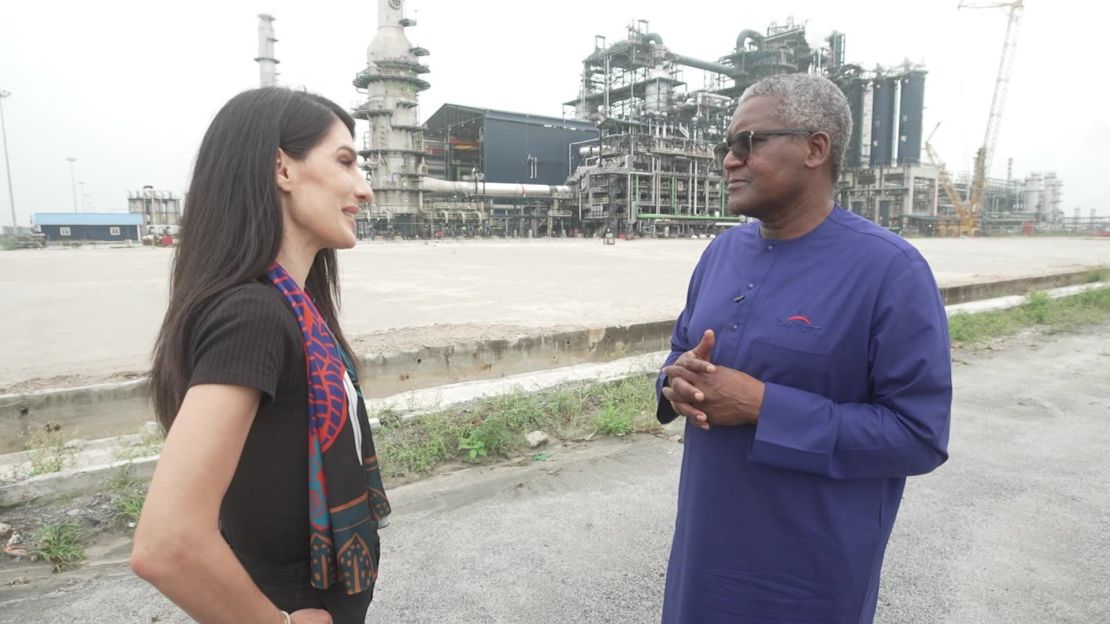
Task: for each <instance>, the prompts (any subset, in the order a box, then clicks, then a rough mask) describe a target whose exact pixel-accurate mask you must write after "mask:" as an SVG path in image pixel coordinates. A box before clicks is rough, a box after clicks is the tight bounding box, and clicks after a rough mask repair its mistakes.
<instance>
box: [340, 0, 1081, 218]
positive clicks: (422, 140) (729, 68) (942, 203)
mask: <svg viewBox="0 0 1110 624" xmlns="http://www.w3.org/2000/svg"><path fill="white" fill-rule="evenodd" d="M413 24H414V22H413V21H412V20H409V19H406V18H405V17H404V2H403V0H379V28H378V33H377V35H376V36H375V38H374V41H373V43H372V44H371V45H370V49H369V52H368V64H367V68H366V69H365V70H363V71H362V72H360V73H359V74H358V76H357V77H356V80H355V85H356V86H357V87H358V88H359V89H363V90H364V93H365V95H366V100H365V101H364V102H363V103H362V104H360V105H358V106H357V107H356V109H355V110H354V116H355V117H356V118H358V119H363V120H366V121H368V122H369V124H370V129H369V131H367V132H366V133H365V135H364V144H363V146H362V147H363V149H362V151H361V154H362V155H363V157H364V158H365V159H366V165H365V167H366V169H367V171H368V172H369V174H370V179H371V182H372V184H373V186H374V191H375V196H376V203H375V205H374V206H372V207H370V209H369V210H368V211H366V212H365V213H364V217H363V220H362V223H361V224H360V232H361V233H362V234H363V235H368V234H372V235H386V236H390V235H400V236H413V237H432V236H445V235H446V236H491V235H492V236H523V237H530V236H577V235H585V236H606V235H608V234H610V233H611V234H615V235H618V236H629V237H635V236H660V237H670V236H688V235H704V234H712V233H716V232H720V231H722V230H724V229H727V228H729V227H732V226H733V225H736V224H737V223H742V222H744V221H746V218H744V217H742V216H734V215H730V214H729V212H728V210H727V193H726V192H725V189H724V186H723V184H722V172H721V170H720V166H719V165H718V163H716V162H715V160H714V158H713V148H714V146H715V145H717V144H718V143H720V142H721V141H723V140H724V139H725V133H726V131H727V127H728V124H729V121H730V119H731V116H732V113H733V111H734V110H735V107H736V102H737V98H738V97H739V96H740V94H742V93H743V92H744V90H745V89H747V88H748V87H749V86H751V85H752V84H754V83H755V82H757V81H759V80H761V79H763V78H766V77H768V76H772V75H777V74H783V73H798V72H809V73H817V74H820V75H824V76H827V77H828V78H829V79H830V80H832V81H833V82H835V83H836V84H837V85H838V86H839V87H840V88H841V90H842V91H843V92H844V94H845V96H846V97H847V99H848V104H849V108H850V110H851V115H852V121H853V132H852V135H851V137H849V141H848V146H847V153H846V156H845V160H844V167H843V168H842V172H841V177H840V180H839V181H838V185H837V201H838V202H839V203H840V205H841V206H843V207H844V208H846V209H848V210H851V211H853V212H856V213H858V214H860V215H861V216H864V217H865V218H868V219H871V220H873V221H875V222H876V223H879V224H880V225H882V226H884V227H887V228H890V229H891V230H894V231H896V232H902V233H907V234H920V235H946V234H951V233H952V229H951V228H952V223H953V222H954V219H955V217H954V213H955V209H954V208H953V206H952V202H951V201H949V198H948V197H947V196H946V193H942V192H940V189H941V187H942V183H941V176H942V170H941V169H939V168H938V167H937V166H936V165H934V164H932V163H930V162H923V161H922V158H921V156H922V150H923V147H924V145H925V141H924V140H923V137H922V125H923V119H922V117H923V111H924V104H925V83H926V77H927V72H926V70H925V68H924V67H921V66H919V65H913V64H911V63H909V62H907V63H904V64H903V65H901V66H897V67H879V66H876V67H874V69H869V70H865V69H863V67H862V66H860V65H854V64H850V63H847V62H846V58H847V56H846V36H845V35H844V34H843V33H839V32H833V33H832V34H831V35H830V36H829V37H827V38H826V39H825V40H824V42H823V45H819V46H813V45H811V44H810V43H809V40H808V39H807V35H806V25H805V23H804V22H803V23H796V22H794V21H787V22H786V23H784V24H775V23H772V24H771V25H770V26H769V27H768V28H766V30H765V31H763V32H760V31H756V30H750V29H749V30H742V31H741V32H740V33H739V35H738V36H737V37H736V40H735V42H734V43H733V44H732V49H730V50H727V51H726V52H725V53H724V54H722V55H721V56H720V57H718V58H717V59H716V60H703V59H698V58H694V57H691V56H687V55H683V54H679V53H677V52H675V51H672V50H671V49H669V48H668V47H666V45H665V44H664V40H663V36H662V35H661V34H659V33H656V32H652V31H651V28H650V27H649V23H648V22H647V21H644V20H635V21H633V22H632V24H631V25H630V26H629V27H628V28H627V31H626V36H625V37H624V38H623V39H620V40H618V41H615V42H613V43H611V44H610V43H609V42H608V41H607V40H606V38H605V37H601V36H597V37H595V39H594V49H593V51H592V52H591V53H590V54H589V55H588V56H586V58H585V59H584V60H583V61H582V74H581V82H580V83H579V85H578V94H577V96H576V97H575V98H574V99H573V100H570V101H567V102H565V103H564V113H563V117H562V118H554V117H544V116H538V115H530V114H525V113H512V112H507V111H495V110H488V109H481V108H475V107H469V106H464V105H457V104H445V105H444V106H443V107H442V108H441V109H440V110H439V111H437V112H436V113H435V114H433V115H432V116H431V117H430V118H429V119H428V120H427V121H426V122H425V123H424V124H423V125H421V124H420V123H419V122H418V121H417V116H418V96H419V92H420V91H423V90H425V89H427V88H428V83H427V82H426V81H425V80H424V79H423V78H422V75H423V74H425V73H427V71H428V68H427V67H426V66H424V65H423V64H421V63H420V61H419V57H421V56H424V55H426V54H427V51H426V50H424V49H423V48H419V47H413V46H412V45H411V44H410V43H409V41H408V39H407V37H406V36H405V33H404V28H406V27H408V26H411V25H413ZM944 175H947V174H944ZM957 182H959V181H957ZM1015 184H1016V185H1017V186H1021V185H1022V184H1024V183H1006V184H1001V185H1000V184H997V183H995V182H994V181H992V182H991V183H989V184H987V185H986V188H985V193H986V197H985V198H986V206H987V208H986V210H985V221H984V224H987V223H993V224H994V225H992V226H990V227H989V228H987V227H986V225H985V228H984V231H983V232H982V233H990V232H991V231H996V232H1004V231H1012V230H1013V228H1014V223H1017V222H1018V221H1019V220H1020V222H1021V223H1022V227H1023V228H1024V229H1026V230H1028V229H1029V226H1028V225H1026V224H1027V223H1028V222H1032V223H1033V224H1034V226H1035V227H1049V226H1050V225H1051V224H1054V223H1055V224H1058V223H1060V222H1061V219H1062V216H1061V214H1062V213H1061V212H1060V210H1059V207H1058V206H1057V207H1045V206H1042V207H1041V208H1039V209H1029V208H1027V205H1028V204H1029V201H1028V200H1027V199H1026V198H1027V197H1028V196H1029V193H1027V192H1025V190H1024V188H1021V189H1017V190H1016V191H1015ZM1053 184H1054V186H1052V189H1055V191H1056V194H1057V195H1058V194H1059V193H1058V190H1059V184H1058V181H1056V182H1053ZM956 186H959V185H958V184H957V185H956ZM964 186H966V184H965V185H964ZM964 192H966V191H964ZM1052 193H1053V191H1048V192H1047V194H1048V195H1049V196H1051V195H1052ZM1014 197H1017V198H1018V199H1014ZM366 217H368V219H367V218H366ZM1076 219H1078V217H1076Z"/></svg>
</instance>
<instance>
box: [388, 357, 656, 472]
mask: <svg viewBox="0 0 1110 624" xmlns="http://www.w3.org/2000/svg"><path fill="white" fill-rule="evenodd" d="M653 379H654V374H652V375H651V376H648V375H647V374H644V375H635V376H633V377H629V378H627V379H622V380H619V381H614V382H609V383H600V384H588V385H582V384H577V385H567V386H560V387H558V388H553V389H551V390H546V391H542V392H536V393H528V392H525V391H523V390H521V391H517V392H514V393H512V394H508V395H505V396H499V397H491V398H489V399H483V400H480V401H476V402H474V403H469V404H466V405H462V406H459V407H457V408H452V409H447V410H442V411H439V412H435V413H431V414H426V415H424V416H421V417H420V418H417V419H414V420H412V421H409V422H407V423H402V422H401V421H400V419H399V418H397V419H394V418H388V419H386V418H382V417H381V415H379V420H380V421H381V423H382V428H381V429H379V430H378V431H377V432H375V434H374V443H375V445H376V447H377V450H378V455H379V456H380V457H381V460H382V461H381V467H382V474H383V476H385V477H387V478H398V477H406V476H412V475H420V474H424V473H427V472H430V471H431V470H433V469H434V468H435V467H436V466H438V465H440V464H443V463H445V462H448V461H452V460H461V461H465V462H470V463H479V462H482V461H484V460H486V459H488V458H495V457H500V458H506V457H512V456H514V455H516V454H519V453H521V452H523V451H524V449H525V448H526V443H525V440H524V436H525V434H527V433H528V432H530V431H533V430H536V429H542V430H544V431H546V432H548V434H550V435H552V436H554V437H556V438H561V439H580V438H583V437H586V436H588V435H591V434H593V433H595V432H596V433H601V434H604V435H625V434H628V433H633V432H639V431H654V430H655V429H656V428H658V423H656V422H655V416H654V414H655V391H654V384H653ZM541 455H542V457H543V459H539V460H537V459H534V461H543V460H546V459H547V456H546V455H543V454H539V455H535V456H533V458H535V457H540V456H541Z"/></svg>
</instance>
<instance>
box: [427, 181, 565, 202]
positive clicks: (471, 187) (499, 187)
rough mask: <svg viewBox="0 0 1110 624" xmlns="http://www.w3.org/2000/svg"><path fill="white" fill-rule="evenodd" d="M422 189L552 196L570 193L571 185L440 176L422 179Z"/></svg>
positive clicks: (438, 192) (484, 194) (483, 194)
mask: <svg viewBox="0 0 1110 624" xmlns="http://www.w3.org/2000/svg"><path fill="white" fill-rule="evenodd" d="M420 190H422V191H424V192H426V193H432V194H433V195H475V196H479V197H550V196H552V195H555V194H558V193H569V192H570V187H569V186H548V185H546V184H513V183H508V182H478V181H472V182H452V181H449V180H440V179H438V178H428V177H424V178H421V179H420Z"/></svg>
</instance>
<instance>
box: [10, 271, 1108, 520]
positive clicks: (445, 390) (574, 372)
mask: <svg viewBox="0 0 1110 624" xmlns="http://www.w3.org/2000/svg"><path fill="white" fill-rule="evenodd" d="M1077 275H1079V274H1077ZM1081 275H1083V276H1084V279H1085V278H1086V275H1087V273H1082V274H1081ZM1106 286H1110V282H1101V283H1093V284H1084V285H1081V286H1070V287H1064V288H1059V289H1056V290H1053V291H1049V292H1048V293H1047V294H1048V296H1050V297H1053V298H1059V297H1065V296H1069V295H1074V294H1078V293H1080V292H1086V291H1089V290H1094V289H1097V288H1102V287H1106ZM1034 289H1035V288H1034ZM1027 290H1028V289H1027ZM1025 299H1026V297H1024V296H1009V297H1001V298H996V299H989V300H984V301H976V302H965V303H961V304H954V305H947V306H945V310H946V312H947V313H948V315H949V316H951V315H952V314H956V313H969V314H974V313H979V312H987V311H992V310H1000V309H1005V308H1011V307H1016V306H1018V305H1021V303H1023V302H1024V301H1025ZM645 325H658V324H645ZM656 329H658V328H656ZM666 334H667V335H668V336H669V334H670V328H669V327H668V328H667V329H666ZM665 353H666V347H665V348H664V349H663V350H660V349H652V350H651V351H649V352H647V353H638V354H636V355H631V356H627V357H624V358H621V359H618V360H615V361H608V362H604V363H587V364H576V365H571V366H563V367H555V368H548V369H546V370H541V371H538V372H537V371H530V372H525V373H518V374H516V375H511V376H506V377H503V378H500V379H493V380H488V379H487V380H471V381H466V382H461V383H454V384H448V385H442V386H437V387H433V388H426V389H422V390H410V391H408V392H402V393H398V394H395V395H393V396H389V397H384V398H369V399H368V400H367V408H368V409H369V410H370V411H371V413H372V414H373V413H374V412H377V411H381V410H384V409H390V410H394V411H399V412H401V414H402V419H403V420H404V421H409V420H412V419H414V418H418V417H419V416H420V415H421V414H424V413H428V412H430V411H435V410H437V409H443V408H446V407H450V406H452V405H457V404H460V403H465V402H468V401H473V400H475V399H479V398H482V397H489V396H497V395H502V394H507V393H511V392H518V391H522V390H523V391H526V392H536V391H540V390H544V389H546V388H551V387H554V386H557V385H560V384H565V383H570V382H575V381H582V380H601V381H611V380H615V379H619V378H623V377H628V376H630V375H634V374H639V373H640V371H642V370H643V369H644V366H645V365H646V363H647V364H650V362H651V361H652V359H653V358H654V360H657V361H661V360H662V357H663V356H664V355H665ZM129 383H134V382H129ZM371 424H372V426H374V427H375V428H377V426H380V423H379V422H378V419H377V418H372V420H371ZM157 460H158V457H157V456H152V457H146V458H142V459H137V460H125V461H116V462H111V463H108V464H103V465H98V466H89V467H85V468H80V469H75V470H67V471H62V472H57V473H52V474H46V475H41V476H37V477H33V478H31V479H27V480H24V481H18V482H16V483H12V484H9V485H4V486H0V510H2V509H4V508H8V507H13V506H16V505H25V504H28V503H47V502H51V501H55V500H59V499H62V498H66V497H71V496H78V495H82V494H88V493H92V492H96V491H102V490H103V489H104V487H105V486H106V485H107V484H108V483H109V482H111V480H112V479H114V478H118V477H119V476H120V475H121V471H123V470H126V471H129V472H128V474H127V475H126V476H127V478H129V479H131V480H135V481H140V480H141V481H146V480H149V478H150V477H151V475H152V474H153V472H154V466H155V464H156V463H157Z"/></svg>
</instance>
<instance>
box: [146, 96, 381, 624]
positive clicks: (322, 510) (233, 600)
mask: <svg viewBox="0 0 1110 624" xmlns="http://www.w3.org/2000/svg"><path fill="white" fill-rule="evenodd" d="M353 133H354V121H353V120H352V119H351V117H350V115H348V114H347V113H346V112H345V111H344V110H343V109H341V108H339V107H338V106H336V105H335V104H334V103H333V102H331V101H329V100H327V99H325V98H322V97H319V96H316V95H312V94H308V93H301V92H295V91H291V90H288V89H282V88H265V89H256V90H253V91H247V92H245V93H242V94H240V95H237V96H235V97H234V98H232V99H231V101H229V102H228V103H227V104H226V105H225V106H224V107H223V108H222V109H221V110H220V112H219V113H218V114H217V115H216V117H215V119H214V120H213V121H212V124H211V126H210V127H209V128H208V132H207V133H206V134H205V136H204V140H203V142H202V143H201V146H200V151H199V153H198V155H197V161H196V165H195V169H194V172H193V179H192V182H191V184H190V186H189V194H188V196H187V198H186V205H185V214H184V218H183V221H182V224H181V243H180V245H179V246H178V248H177V252H176V256H175V258H174V264H173V276H172V281H171V286H170V301H169V308H168V310H167V311H166V317H165V320H164V321H163V323H162V330H161V333H160V334H159V336H158V341H157V344H156V346H155V350H154V363H153V369H152V374H151V387H152V393H153V398H154V407H155V411H156V413H157V415H158V419H159V421H160V422H161V423H162V426H163V428H164V429H165V430H166V432H167V435H166V441H165V445H164V447H163V450H162V457H161V460H160V461H159V462H158V468H157V470H156V471H155V473H154V478H153V480H152V481H151V484H150V491H149V493H148V494H147V499H146V505H145V507H144V508H143V513H142V517H141V519H140V520H139V526H138V528H137V529H136V531H135V547H134V551H133V552H132V554H131V567H132V569H134V570H135V572H136V573H137V574H138V575H139V576H141V577H142V578H144V579H146V580H147V581H149V582H150V583H152V584H153V585H154V586H155V587H157V588H158V589H159V591H161V592H162V593H163V594H165V595H166V596H167V597H169V598H170V599H171V600H173V601H174V602H175V603H177V604H178V605H179V606H180V607H181V608H182V609H184V610H185V611H186V612H188V613H189V615H191V616H192V617H193V618H194V619H196V620H198V621H200V622H219V623H223V622H229V623H230V622H235V623H246V622H261V623H272V624H281V623H285V624H289V623H290V622H293V623H296V624H304V623H317V622H325V623H326V622H333V621H334V622H335V623H337V624H341V623H346V622H359V623H361V622H363V621H364V620H365V617H366V610H367V607H368V606H369V604H370V600H371V598H372V595H373V587H374V582H375V580H376V579H377V570H378V558H379V543H378V527H379V526H380V525H381V524H382V523H383V519H384V518H385V517H386V516H387V515H388V514H389V503H388V501H387V500H386V497H385V493H384V490H383V488H382V483H381V477H380V474H379V472H378V465H377V457H376V455H375V452H374V443H373V439H372V437H371V433H370V426H369V422H368V420H367V416H366V410H365V407H364V405H363V401H362V398H361V392H360V391H359V389H358V376H357V372H356V366H355V365H354V362H355V357H354V355H353V354H352V352H351V349H350V347H349V346H348V344H347V341H346V339H345V338H344V337H343V332H342V330H341V329H340V327H339V323H338V318H337V316H338V315H337V311H338V307H339V281H338V267H337V264H336V253H335V250H336V249H344V248H350V247H353V246H354V245H355V243H356V238H355V220H354V217H355V215H356V214H357V213H358V211H359V205H360V204H363V203H369V202H371V201H372V200H373V192H372V191H371V189H370V186H369V185H368V184H367V182H366V180H365V178H364V176H363V174H362V172H361V171H360V170H359V168H358V165H357V155H356V152H355V147H354V143H353Z"/></svg>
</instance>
